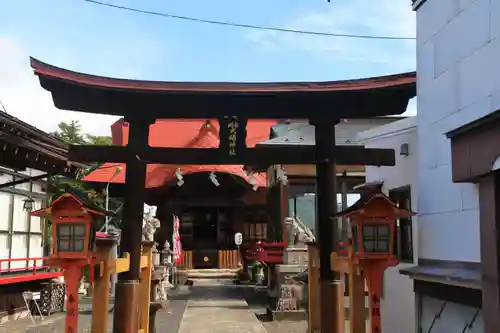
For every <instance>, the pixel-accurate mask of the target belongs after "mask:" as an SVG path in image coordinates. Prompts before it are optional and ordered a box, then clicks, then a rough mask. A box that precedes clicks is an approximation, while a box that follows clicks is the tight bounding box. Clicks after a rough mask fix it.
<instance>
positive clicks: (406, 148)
mask: <svg viewBox="0 0 500 333" xmlns="http://www.w3.org/2000/svg"><path fill="white" fill-rule="evenodd" d="M399 155H401V156H409V155H410V145H409V144H407V143H403V144H402V145H401V147H400V148H399Z"/></svg>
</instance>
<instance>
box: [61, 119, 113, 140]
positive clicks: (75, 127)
mask: <svg viewBox="0 0 500 333" xmlns="http://www.w3.org/2000/svg"><path fill="white" fill-rule="evenodd" d="M57 127H58V128H59V129H58V130H57V131H55V132H53V133H52V135H54V136H55V137H56V138H59V139H61V140H63V141H64V142H66V143H68V144H77V145H82V144H91V145H103V146H109V145H111V144H112V140H111V137H110V136H103V135H91V134H87V133H83V130H82V125H80V122H79V121H78V120H72V121H70V122H65V121H61V122H60V123H59V125H57Z"/></svg>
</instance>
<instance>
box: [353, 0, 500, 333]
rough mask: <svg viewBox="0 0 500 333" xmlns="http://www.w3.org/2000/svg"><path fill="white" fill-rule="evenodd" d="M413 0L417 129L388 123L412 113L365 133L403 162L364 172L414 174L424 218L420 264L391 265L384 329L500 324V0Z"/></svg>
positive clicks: (391, 179) (418, 232) (403, 178)
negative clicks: (405, 154) (403, 154)
mask: <svg viewBox="0 0 500 333" xmlns="http://www.w3.org/2000/svg"><path fill="white" fill-rule="evenodd" d="M413 3H414V4H413V6H414V9H415V10H416V14H417V78H418V79H417V87H418V116H417V117H416V124H415V125H416V132H414V133H416V136H415V134H413V138H412V135H410V134H409V132H406V134H405V129H404V128H405V126H402V127H400V128H399V129H397V128H394V127H391V126H396V125H401V124H403V125H404V124H405V122H412V121H413V122H415V120H403V121H400V122H398V123H395V124H390V125H386V126H384V127H382V128H379V129H376V130H372V131H369V132H368V133H364V134H363V135H362V137H364V139H365V140H367V141H366V144H367V145H368V146H371V147H383V148H389V147H390V148H393V149H395V151H396V156H397V165H396V167H393V168H368V170H367V178H368V179H371V180H383V181H384V188H385V190H389V189H390V188H391V187H393V186H399V185H401V184H402V183H411V185H412V194H413V195H412V197H413V199H414V200H412V206H413V208H414V209H415V211H416V212H417V213H418V223H415V220H414V221H413V227H414V229H413V233H414V236H413V240H414V246H413V249H414V263H415V266H414V267H408V268H407V267H398V268H397V269H390V270H389V271H388V272H387V273H386V276H385V282H384V285H385V286H386V287H387V288H386V289H385V290H384V293H385V294H384V304H383V305H384V308H383V320H384V322H383V324H384V325H385V327H384V330H385V331H388V332H394V333H396V332H403V331H405V332H430V333H445V332H446V333H448V332H467V333H476V332H485V333H496V332H498V330H499V328H500V286H499V277H500V239H499V238H500V237H499V236H498V235H499V232H500V174H499V172H498V171H497V169H498V167H497V166H498V165H499V164H500V163H499V162H498V158H499V157H500V117H499V115H500V112H499V111H498V110H499V109H500V75H499V73H500V1H497V0H427V1H426V0H416V1H413ZM406 125H409V124H408V123H406ZM406 128H408V126H406ZM403 141H407V142H403ZM412 141H413V143H412ZM402 143H408V144H409V150H408V151H409V156H408V158H406V159H403V160H402V157H401V155H399V152H400V149H401V144H402ZM413 154H415V155H413ZM417 156H418V158H417ZM380 178H382V179H380ZM415 199H416V200H415ZM415 205H416V206H415ZM417 226H418V228H417ZM400 266H401V265H400ZM398 270H399V272H400V273H402V274H403V275H402V276H398ZM407 276H410V277H411V278H413V283H410V282H409V280H408V278H407ZM413 290H414V291H415V294H414V295H411V293H412V292H413ZM412 304H413V306H412ZM402 313H406V314H405V315H404V316H403V315H402Z"/></svg>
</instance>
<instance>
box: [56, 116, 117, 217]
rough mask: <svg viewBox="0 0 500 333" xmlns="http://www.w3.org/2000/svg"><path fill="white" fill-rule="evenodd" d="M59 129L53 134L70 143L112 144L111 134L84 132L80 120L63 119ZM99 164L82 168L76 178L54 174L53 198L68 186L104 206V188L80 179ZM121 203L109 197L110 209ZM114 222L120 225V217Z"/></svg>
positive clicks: (115, 208)
mask: <svg viewBox="0 0 500 333" xmlns="http://www.w3.org/2000/svg"><path fill="white" fill-rule="evenodd" d="M57 127H58V130H57V131H55V132H53V133H52V135H54V136H55V137H57V138H59V139H61V140H63V141H64V142H66V143H68V144H93V145H111V144H112V141H111V137H110V136H99V135H91V134H87V133H84V132H83V130H82V126H81V125H80V123H79V122H78V120H72V121H70V122H65V121H61V122H60V123H59V125H58V126H57ZM98 167H99V164H95V165H92V166H91V167H90V168H89V169H88V170H80V172H78V173H77V175H76V178H77V179H72V178H68V177H64V176H53V177H51V189H52V191H51V192H52V193H51V199H52V200H54V199H56V198H57V197H59V196H60V195H61V194H63V193H64V191H65V190H66V187H68V186H69V187H72V188H77V189H79V190H81V191H84V192H86V193H87V195H88V196H89V199H91V200H92V202H94V203H95V204H97V205H99V206H101V207H104V205H105V201H106V193H105V191H104V190H102V189H100V190H99V189H97V190H96V188H95V187H94V186H93V185H92V184H91V183H87V182H82V181H80V179H81V178H83V177H84V176H85V175H87V174H89V173H90V172H92V171H93V170H95V169H97V168H98ZM120 205H121V201H120V200H117V199H115V198H109V209H110V210H112V211H116V210H117V209H118V208H119V207H120ZM112 224H114V225H115V226H119V224H120V218H119V217H114V218H113V219H112Z"/></svg>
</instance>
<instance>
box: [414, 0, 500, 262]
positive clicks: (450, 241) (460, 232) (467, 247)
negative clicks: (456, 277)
mask: <svg viewBox="0 0 500 333" xmlns="http://www.w3.org/2000/svg"><path fill="white" fill-rule="evenodd" d="M417 73H418V83H417V87H418V141H419V156H420V160H419V163H418V173H419V177H418V179H419V197H418V213H419V233H420V235H419V256H420V257H422V258H430V259H442V260H457V261H476V262H477V261H479V258H480V251H479V212H478V193H477V187H476V186H475V185H474V184H454V183H452V181H451V154H450V143H449V140H448V139H447V138H446V137H445V135H444V133H446V132H448V131H450V130H452V129H454V128H456V127H458V126H461V125H464V124H466V123H468V122H470V121H473V120H475V119H477V118H480V117H483V116H485V115H487V114H489V113H491V112H492V111H495V110H498V109H500V75H499V73H500V1H497V0H493V1H492V0H427V1H426V2H425V3H424V4H423V5H422V6H421V7H420V8H419V9H418V10H417ZM453 231H455V232H453Z"/></svg>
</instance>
